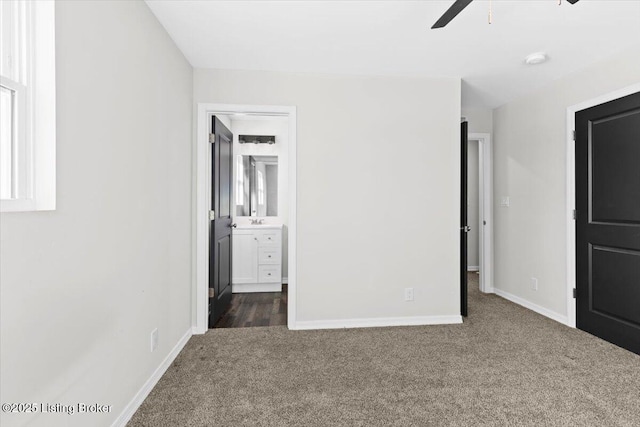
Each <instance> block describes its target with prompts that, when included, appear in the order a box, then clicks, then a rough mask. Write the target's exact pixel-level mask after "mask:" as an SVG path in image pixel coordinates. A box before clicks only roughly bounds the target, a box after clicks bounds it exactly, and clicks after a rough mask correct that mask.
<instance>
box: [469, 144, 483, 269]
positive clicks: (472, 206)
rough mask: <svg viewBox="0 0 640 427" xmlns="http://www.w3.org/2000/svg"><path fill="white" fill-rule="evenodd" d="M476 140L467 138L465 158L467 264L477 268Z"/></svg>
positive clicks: (478, 253)
mask: <svg viewBox="0 0 640 427" xmlns="http://www.w3.org/2000/svg"><path fill="white" fill-rule="evenodd" d="M479 145H480V143H479V142H478V140H472V139H470V140H469V143H468V153H469V155H468V158H467V224H469V227H471V231H470V232H469V233H467V248H468V249H467V266H469V267H473V268H474V269H477V268H478V267H479V266H480V239H479V236H480V233H479V226H478V221H479V216H480V200H479V194H480V187H479V185H480V177H479V175H478V173H479V169H480V167H479V166H480V163H479V162H480V158H479V151H478V149H479V148H480V147H479Z"/></svg>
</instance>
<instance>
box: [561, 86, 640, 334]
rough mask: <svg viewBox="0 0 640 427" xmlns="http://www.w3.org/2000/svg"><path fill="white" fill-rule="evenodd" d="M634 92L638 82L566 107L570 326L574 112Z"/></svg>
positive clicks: (571, 321) (570, 304)
mask: <svg viewBox="0 0 640 427" xmlns="http://www.w3.org/2000/svg"><path fill="white" fill-rule="evenodd" d="M636 92H640V83H635V84H633V85H631V86H627V87H624V88H622V89H619V90H615V91H613V92H609V93H607V94H604V95H602V96H599V97H597V98H593V99H589V100H587V101H584V102H581V103H580V104H576V105H572V106H570V107H569V108H567V133H566V141H567V188H566V193H567V200H566V212H565V224H566V236H567V254H566V261H567V280H566V281H567V326H570V327H572V328H575V327H576V300H575V299H574V298H573V289H574V288H575V287H576V228H575V222H574V219H573V211H574V209H575V208H576V204H575V201H576V156H575V155H576V151H575V145H576V144H575V141H574V140H573V131H574V130H575V128H576V127H575V124H576V123H575V121H576V113H577V112H578V111H581V110H585V109H587V108H591V107H595V106H596V105H600V104H604V103H605V102H609V101H613V100H615V99H618V98H622V97H624V96H627V95H631V94H633V93H636Z"/></svg>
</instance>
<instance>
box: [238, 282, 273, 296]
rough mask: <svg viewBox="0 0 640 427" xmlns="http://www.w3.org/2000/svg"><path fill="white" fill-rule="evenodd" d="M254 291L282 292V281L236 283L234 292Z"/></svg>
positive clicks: (246, 292) (247, 292)
mask: <svg viewBox="0 0 640 427" xmlns="http://www.w3.org/2000/svg"><path fill="white" fill-rule="evenodd" d="M252 292H282V284H281V283H236V284H234V285H233V293H234V294H250V293H252Z"/></svg>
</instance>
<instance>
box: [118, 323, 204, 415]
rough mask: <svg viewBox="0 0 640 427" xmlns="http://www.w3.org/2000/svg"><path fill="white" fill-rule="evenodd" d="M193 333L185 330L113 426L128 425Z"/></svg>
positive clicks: (190, 330)
mask: <svg viewBox="0 0 640 427" xmlns="http://www.w3.org/2000/svg"><path fill="white" fill-rule="evenodd" d="M192 333H193V332H192V329H191V328H189V330H188V331H187V332H185V334H184V335H183V336H182V338H180V340H179V341H178V343H177V344H176V345H175V346H174V347H173V349H172V350H171V351H170V352H169V354H168V355H167V357H165V358H164V360H163V361H162V363H161V364H160V366H158V368H157V369H156V370H155V371H154V372H153V374H151V377H149V379H148V380H147V381H146V382H145V383H144V385H143V386H142V387H141V388H140V390H138V392H137V393H136V395H135V396H133V399H131V401H130V402H129V404H128V405H127V406H126V407H125V408H124V410H123V411H122V412H121V413H120V416H119V417H118V418H116V420H115V421H114V422H113V424H111V427H120V426H122V427H124V426H126V424H127V423H128V422H129V421H130V420H131V417H133V414H135V413H136V411H137V410H138V408H139V407H140V405H142V402H144V400H145V399H146V398H147V396H149V393H151V390H153V388H154V387H155V386H156V384H157V383H158V381H160V378H161V377H162V375H164V373H165V372H166V371H167V369H168V368H169V366H171V364H172V363H173V361H174V360H175V358H176V357H177V356H178V354H180V351H182V349H183V348H184V346H185V344H187V341H189V338H191V335H192Z"/></svg>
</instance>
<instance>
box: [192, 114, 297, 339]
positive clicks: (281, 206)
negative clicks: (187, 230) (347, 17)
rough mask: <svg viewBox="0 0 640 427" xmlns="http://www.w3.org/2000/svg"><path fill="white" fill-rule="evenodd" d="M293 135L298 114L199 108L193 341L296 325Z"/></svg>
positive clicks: (196, 161)
mask: <svg viewBox="0 0 640 427" xmlns="http://www.w3.org/2000/svg"><path fill="white" fill-rule="evenodd" d="M295 131H296V128H295V107H257V106H241V105H213V104H199V105H198V137H197V149H196V153H195V154H196V159H195V164H196V167H197V170H196V208H195V211H196V230H195V241H196V254H197V256H196V266H195V269H196V274H195V276H196V277H195V279H196V280H195V282H196V283H195V301H194V303H195V308H196V310H195V312H196V319H195V322H194V323H195V326H194V332H195V333H204V332H205V331H206V330H207V329H209V328H229V327H251V326H277V325H287V326H289V327H290V328H292V325H293V324H294V322H295ZM220 135H228V136H229V140H230V142H231V143H230V144H229V149H228V150H227V149H222V145H220V146H217V145H216V144H220V143H224V142H225V141H224V139H225V138H219V136H220ZM216 154H219V155H220V156H221V158H217V157H216ZM203 160H206V161H203ZM222 175H224V176H222ZM221 185H222V187H223V188H220V186H221ZM225 194H226V195H225ZM217 197H218V198H219V199H217ZM221 201H222V204H223V205H224V206H223V207H222V208H221ZM216 210H218V211H216ZM227 212H228V213H227ZM223 213H227V216H225V217H224V218H223V217H221V216H220V215H221V214H223ZM216 221H218V224H216ZM227 222H228V224H227ZM220 227H222V228H224V229H225V230H223V231H225V232H227V234H228V235H229V239H228V242H229V245H228V251H227V253H223V252H224V251H223V250H222V249H224V248H225V247H226V245H218V241H217V240H216V238H217V234H216V233H217V232H218V228H220ZM227 270H228V272H227Z"/></svg>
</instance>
